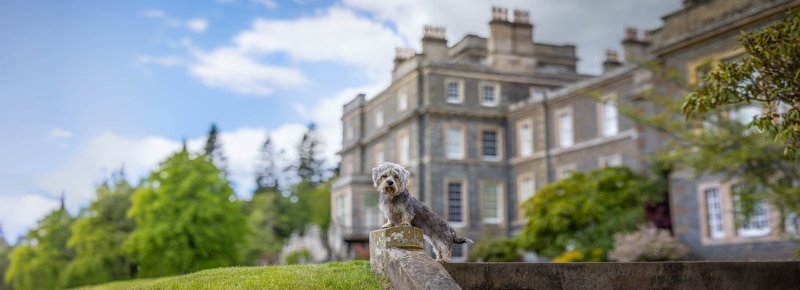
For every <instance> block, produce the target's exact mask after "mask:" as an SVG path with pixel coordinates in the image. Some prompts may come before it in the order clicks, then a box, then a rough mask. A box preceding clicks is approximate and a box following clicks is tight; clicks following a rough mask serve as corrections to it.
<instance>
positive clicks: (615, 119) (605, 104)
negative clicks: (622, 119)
mask: <svg viewBox="0 0 800 290" xmlns="http://www.w3.org/2000/svg"><path fill="white" fill-rule="evenodd" d="M599 106H600V108H599V111H600V122H599V123H600V135H601V136H603V137H612V136H615V135H617V134H619V110H618V108H617V104H616V100H615V97H614V96H608V97H604V98H603V101H602V102H600V103H599Z"/></svg>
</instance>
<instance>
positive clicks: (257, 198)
mask: <svg viewBox="0 0 800 290" xmlns="http://www.w3.org/2000/svg"><path fill="white" fill-rule="evenodd" d="M280 199H283V197H282V196H281V195H280V193H278V192H271V193H265V192H261V193H258V194H254V195H253V198H252V199H251V200H250V201H249V202H248V203H247V207H248V209H247V220H248V222H249V224H250V227H251V228H252V231H253V234H252V236H251V240H250V244H249V246H248V247H247V250H246V253H245V257H246V259H247V261H246V262H247V264H248V265H272V264H276V263H277V262H278V255H279V254H280V252H281V248H282V247H283V242H284V240H285V238H284V237H282V236H280V235H279V234H278V232H277V231H276V229H277V228H278V226H279V224H280V222H281V221H280V214H281V203H280V202H279V201H280Z"/></svg>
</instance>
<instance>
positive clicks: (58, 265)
mask: <svg viewBox="0 0 800 290" xmlns="http://www.w3.org/2000/svg"><path fill="white" fill-rule="evenodd" d="M71 224H72V216H70V215H69V212H67V210H66V209H64V203H63V199H62V204H61V208H59V209H57V210H54V211H52V212H50V213H49V214H48V215H47V216H45V217H44V218H43V219H41V220H39V221H38V222H37V224H36V227H34V228H33V229H31V230H30V231H29V232H28V234H27V235H26V236H25V237H23V238H22V240H20V241H19V242H18V244H17V246H16V247H14V249H13V250H12V251H11V253H10V254H9V262H10V264H9V267H8V270H7V271H6V273H5V281H6V283H7V284H8V285H11V286H12V287H13V288H14V289H56V288H62V286H64V281H63V279H62V274H63V270H62V269H64V267H65V266H66V265H67V263H69V261H70V260H71V259H72V258H73V256H74V253H73V251H71V250H70V249H68V248H67V240H68V239H69V237H70V226H71Z"/></svg>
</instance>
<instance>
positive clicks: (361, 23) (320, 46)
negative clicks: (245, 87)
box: [234, 6, 402, 75]
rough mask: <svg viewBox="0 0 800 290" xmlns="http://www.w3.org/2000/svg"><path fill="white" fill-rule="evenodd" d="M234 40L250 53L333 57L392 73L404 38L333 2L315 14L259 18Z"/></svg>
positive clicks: (320, 58)
mask: <svg viewBox="0 0 800 290" xmlns="http://www.w3.org/2000/svg"><path fill="white" fill-rule="evenodd" d="M234 43H235V45H236V48H237V49H238V50H240V51H243V52H246V53H251V54H271V53H286V54H287V55H288V56H289V57H291V58H292V59H294V60H298V61H306V62H321V61H333V62H337V63H341V64H345V65H354V66H357V67H359V68H364V69H366V70H367V71H368V72H370V73H375V72H379V73H380V74H382V75H388V74H389V71H390V70H391V65H392V58H393V56H394V47H395V46H397V45H400V44H402V39H401V38H399V37H398V36H397V35H395V33H394V32H393V31H392V30H391V29H390V28H389V27H387V26H384V25H382V24H381V23H378V22H374V21H371V20H370V19H368V18H365V17H361V16H359V15H357V14H356V13H354V12H353V11H352V10H350V9H346V8H343V7H339V6H333V7H330V8H328V9H327V10H326V11H324V12H323V13H322V14H320V15H316V16H314V17H305V18H299V19H294V20H271V19H257V20H255V21H254V22H253V24H252V27H251V28H250V29H249V30H246V31H244V32H241V33H239V34H238V35H237V36H235V37H234Z"/></svg>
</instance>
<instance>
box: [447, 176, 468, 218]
mask: <svg viewBox="0 0 800 290" xmlns="http://www.w3.org/2000/svg"><path fill="white" fill-rule="evenodd" d="M463 194H464V188H463V184H462V183H461V182H448V183H447V221H448V222H450V223H457V224H463V223H464V195H463Z"/></svg>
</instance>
